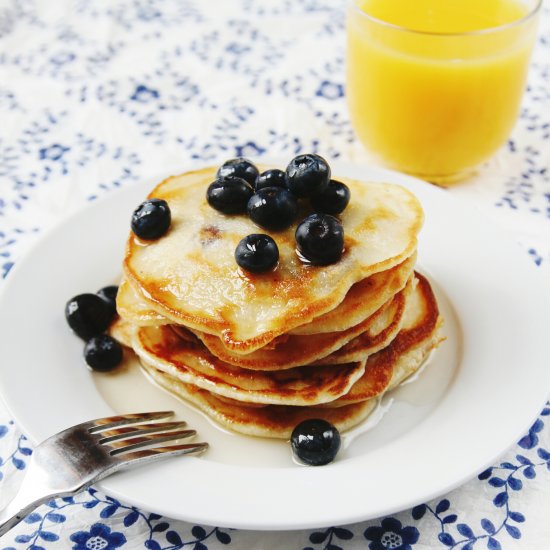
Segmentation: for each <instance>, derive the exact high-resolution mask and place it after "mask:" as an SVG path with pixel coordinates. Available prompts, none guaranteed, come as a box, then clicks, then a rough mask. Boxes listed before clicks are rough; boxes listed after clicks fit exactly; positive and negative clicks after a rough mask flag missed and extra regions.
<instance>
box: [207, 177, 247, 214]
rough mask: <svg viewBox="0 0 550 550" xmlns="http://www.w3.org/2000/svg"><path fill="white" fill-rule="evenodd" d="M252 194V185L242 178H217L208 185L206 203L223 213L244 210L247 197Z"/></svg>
mask: <svg viewBox="0 0 550 550" xmlns="http://www.w3.org/2000/svg"><path fill="white" fill-rule="evenodd" d="M253 194H254V189H253V188H252V186H251V185H250V184H249V183H248V182H247V181H245V180H244V179H242V178H237V177H226V178H219V179H217V180H216V181H214V182H213V183H211V184H210V185H209V186H208V189H207V190H206V200H207V201H208V204H209V205H210V206H211V207H212V208H215V209H216V210H218V211H219V212H223V213H224V214H242V213H243V212H246V205H247V203H248V199H249V198H250V197H251V196H252V195H253Z"/></svg>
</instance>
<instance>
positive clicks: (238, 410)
mask: <svg viewBox="0 0 550 550" xmlns="http://www.w3.org/2000/svg"><path fill="white" fill-rule="evenodd" d="M144 369H145V371H146V372H147V374H148V375H149V376H150V377H151V379H152V380H153V381H154V382H156V383H157V384H158V385H159V386H161V387H163V388H164V389H166V390H168V391H169V392H170V393H172V394H173V395H175V396H176V397H178V398H180V399H184V400H185V401H187V402H189V403H191V404H193V405H195V406H196V407H197V408H198V409H199V410H201V411H203V412H204V413H206V414H207V415H208V416H209V417H210V418H212V420H215V421H216V422H217V423H219V424H220V425H221V426H222V427H224V428H227V429H229V430H232V431H235V432H239V433H243V434H246V435H252V436H260V437H271V438H278V439H288V438H290V434H291V433H292V430H293V429H294V428H295V427H296V425H297V424H299V423H300V422H302V420H306V419H308V418H324V419H325V420H327V421H328V422H331V423H332V424H333V425H334V426H336V427H337V428H338V429H339V430H340V431H345V430H349V429H350V428H352V427H353V426H355V425H357V424H359V423H360V422H361V421H362V420H364V419H365V418H366V417H367V416H368V415H369V414H370V413H371V412H372V410H373V409H374V408H375V406H376V400H374V399H372V400H370V401H365V402H363V403H355V404H352V405H346V406H343V407H335V408H331V409H329V408H320V407H293V406H290V405H265V406H249V405H246V404H243V403H241V402H239V401H233V400H230V399H225V398H222V399H220V398H219V397H218V396H216V395H215V394H213V393H210V392H209V391H207V390H203V389H201V388H198V387H197V386H193V385H192V384H185V383H183V382H181V381H179V380H177V379H176V378H174V377H172V376H170V375H168V374H166V373H164V372H162V371H159V370H157V369H154V368H151V367H148V366H146V365H144Z"/></svg>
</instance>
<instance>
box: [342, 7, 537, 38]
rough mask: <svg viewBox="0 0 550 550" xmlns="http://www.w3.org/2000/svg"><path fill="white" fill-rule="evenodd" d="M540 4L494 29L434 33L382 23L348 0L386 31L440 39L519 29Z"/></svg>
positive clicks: (357, 10)
mask: <svg viewBox="0 0 550 550" xmlns="http://www.w3.org/2000/svg"><path fill="white" fill-rule="evenodd" d="M542 2H543V0H536V2H535V5H534V7H533V8H532V9H531V10H529V12H528V13H526V14H525V15H524V16H523V17H521V18H520V19H516V20H515V21H511V22H510V23H504V24H503V25H497V26H495V27H487V28H484V29H477V30H473V31H462V32H436V31H421V30H417V29H411V28H409V27H404V26H402V25H396V24H395V23H390V22H389V21H384V20H383V19H378V18H377V17H374V16H373V15H370V14H368V13H367V12H366V11H364V10H362V9H361V8H360V7H359V5H358V3H359V0H350V4H351V5H352V9H353V10H354V11H355V12H357V13H359V15H360V16H361V17H364V18H365V19H368V20H369V21H371V22H373V23H376V24H377V25H380V26H381V27H386V28H388V29H392V30H396V31H400V32H406V33H410V34H417V35H420V36H440V37H458V36H483V35H487V34H492V33H496V32H501V31H505V30H507V29H511V28H514V27H519V26H520V25H522V24H523V23H526V22H527V21H529V20H530V19H532V18H533V17H534V16H535V15H536V14H537V13H538V12H539V11H540V9H541V6H542Z"/></svg>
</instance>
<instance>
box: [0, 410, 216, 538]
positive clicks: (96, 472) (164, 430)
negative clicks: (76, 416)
mask: <svg viewBox="0 0 550 550" xmlns="http://www.w3.org/2000/svg"><path fill="white" fill-rule="evenodd" d="M173 414H174V413H173V412H172V411H163V412H146V413H137V414H126V415H122V416H111V417H108V418H100V419H98V420H91V421H89V422H84V423H83V424H78V425H77V426H73V427H72V428H68V429H66V430H64V431H62V432H59V433H58V434H56V435H53V436H52V437H50V438H48V439H46V440H45V441H44V442H43V443H41V444H40V445H38V446H37V447H36V449H35V450H34V453H33V455H32V458H31V460H30V462H29V467H28V471H27V474H26V476H25V477H24V478H23V483H22V485H21V488H20V490H19V492H18V493H17V495H16V497H15V498H14V499H13V501H11V502H10V504H8V506H7V507H6V508H5V509H4V510H2V512H0V537H1V536H2V535H4V534H5V533H6V532H7V531H9V530H10V529H11V528H12V527H14V526H15V525H17V524H18V523H19V522H20V521H21V520H22V519H23V518H24V517H25V516H27V515H28V514H30V513H31V512H32V511H33V510H34V509H35V508H36V507H37V506H39V505H41V504H43V503H44V502H48V501H49V500H51V499H53V498H57V497H67V496H72V495H75V494H76V493H79V492H80V491H82V490H83V489H86V488H87V487H89V486H90V485H92V484H93V483H95V482H96V481H99V480H100V479H103V478H104V477H106V476H108V475H110V474H112V473H113V472H116V471H118V470H121V469H123V468H128V467H131V466H137V465H141V464H146V463H149V462H154V461H156V460H159V459H161V458H165V457H168V456H175V455H183V454H189V453H202V452H204V451H205V450H206V449H207V448H208V443H188V444H178V445H169V446H160V447H159V446H158V444H160V443H165V442H167V441H175V440H179V439H183V438H187V437H193V436H194V435H195V434H196V432H195V430H183V429H181V428H183V427H184V426H185V422H154V421H156V420H160V419H164V418H169V417H170V416H172V415H173ZM144 422H146V423H145V424H144ZM153 445H155V446H153ZM144 447H147V448H144ZM140 449H141V450H140Z"/></svg>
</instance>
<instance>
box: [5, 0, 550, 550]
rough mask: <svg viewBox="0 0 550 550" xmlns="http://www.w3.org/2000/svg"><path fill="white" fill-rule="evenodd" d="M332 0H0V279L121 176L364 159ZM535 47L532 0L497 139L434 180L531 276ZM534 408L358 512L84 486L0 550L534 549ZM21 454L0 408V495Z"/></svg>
mask: <svg viewBox="0 0 550 550" xmlns="http://www.w3.org/2000/svg"><path fill="white" fill-rule="evenodd" d="M345 5H346V2H345V0H224V2H214V1H212V0H208V1H206V0H205V1H202V2H201V1H199V0H58V2H53V3H52V2H37V1H35V0H24V1H20V2H17V1H15V0H11V1H10V0H8V1H6V2H3V3H2V5H1V6H0V75H1V76H2V78H0V120H2V128H3V129H4V132H1V133H0V284H1V281H2V279H4V278H5V277H8V276H9V273H10V271H11V269H12V268H13V266H14V265H15V264H16V263H17V261H18V259H19V258H20V257H21V255H22V254H23V253H24V252H25V250H26V249H27V248H28V247H29V246H30V245H31V244H32V243H33V242H34V241H35V240H36V239H37V237H38V236H39V235H40V234H41V233H42V232H43V231H44V230H46V229H47V228H49V227H50V226H52V225H53V224H55V223H56V222H57V221H59V219H60V218H61V217H62V216H64V215H66V214H67V213H69V212H70V211H72V210H75V209H77V208H78V207H80V206H81V205H83V204H85V203H86V202H87V201H92V200H95V199H96V198H97V197H99V196H101V195H105V194H108V193H111V192H112V191H113V190H115V189H117V188H119V187H124V186H129V185H132V183H133V182H136V181H139V180H144V179H150V178H153V179H154V178H156V177H158V176H159V174H165V173H166V172H169V171H173V172H177V171H180V170H181V169H182V168H187V167H189V166H190V165H193V164H202V163H211V162H212V163H214V162H217V161H219V160H222V159H225V158H229V157H232V156H250V157H254V158H261V157H262V156H268V155H269V156H273V157H277V156H284V157H289V156H291V155H295V154H298V153H300V152H304V151H308V152H309V151H314V152H316V151H318V152H322V153H323V154H324V155H326V156H327V157H329V158H342V159H344V160H351V161H357V162H368V161H369V159H368V157H367V155H366V153H365V151H364V150H363V149H362V147H361V146H360V145H359V144H358V143H357V141H356V139H355V136H354V133H353V130H352V127H351V124H350V121H349V118H348V115H347V110H346V103H345V86H344V81H345V78H344V70H345V51H344V46H345V45H344V26H345ZM304 52H307V53H308V57H307V60H306V61H304V57H303V54H304ZM549 59H550V8H549V7H548V6H545V7H544V8H543V17H542V21H541V27H540V33H539V39H538V42H537V46H536V50H535V54H534V58H533V64H532V67H531V71H530V74H529V87H528V89H527V92H526V96H525V100H524V102H523V108H522V112H521V114H520V117H519V120H518V124H517V126H516V128H515V130H514V132H513V134H512V135H511V136H510V139H509V140H508V143H507V144H506V146H505V147H503V148H502V150H501V151H500V152H499V153H498V154H497V155H496V157H495V158H494V159H492V160H491V161H490V162H488V163H487V165H486V166H485V167H483V169H482V170H481V171H480V174H479V175H478V176H477V178H476V179H475V180H474V181H473V182H472V183H471V185H464V186H457V187H455V188H453V189H452V190H449V192H450V193H452V194H455V195H456V196H459V197H460V196H461V197H463V198H464V199H466V200H468V201H470V203H471V204H475V205H476V206H477V207H479V208H480V209H482V210H483V211H484V212H485V213H486V214H487V217H488V218H491V219H494V220H495V221H496V222H498V223H500V224H501V225H503V226H504V227H506V228H508V229H509V230H510V231H511V233H512V234H513V236H514V238H516V240H518V241H519V243H520V245H521V246H522V247H523V249H524V251H525V254H526V256H527V257H528V258H530V259H531V261H532V262H533V263H534V264H535V265H536V266H538V269H539V270H540V271H541V272H543V273H545V274H550V244H549V243H550V65H549V62H548V60H549ZM518 375H519V374H518ZM511 383H512V382H511ZM549 415H550V404H547V405H546V407H545V408H544V409H543V410H542V411H541V413H540V415H539V417H538V418H537V419H536V421H535V422H534V423H533V425H532V426H531V427H530V428H529V429H528V430H527V432H526V433H525V434H524V435H523V436H522V437H521V438H520V440H519V441H518V443H517V445H515V446H514V448H513V449H511V450H510V451H509V452H508V453H506V454H505V455H504V456H503V457H502V458H501V459H500V461H499V462H498V463H496V464H493V465H491V466H490V467H488V468H486V469H485V470H484V471H483V472H481V473H480V474H479V476H478V477H477V478H476V479H473V480H471V481H469V482H468V483H466V484H465V485H464V486H462V487H460V488H459V489H456V490H455V491H452V492H450V493H449V494H447V495H445V496H443V497H440V498H436V499H434V500H432V501H430V502H426V503H419V504H418V505H417V506H415V507H413V508H412V509H410V510H406V511H403V512H400V513H396V514H393V515H391V516H388V517H384V518H380V519H376V520H371V521H367V522H362V523H358V524H354V525H348V526H331V527H327V528H323V529H313V530H303V531H296V532H283V533H260V534H258V533H246V532H244V531H237V530H231V529H221V528H219V527H214V526H206V525H194V524H189V523H185V522H181V521H175V520H172V519H170V518H166V517H162V516H160V515H158V514H154V513H150V512H148V511H145V510H141V509H137V508H135V507H132V506H129V505H127V504H125V503H123V502H119V501H118V500H116V499H113V498H112V497H110V496H108V495H103V494H102V493H100V492H98V491H97V490H95V489H93V488H90V489H89V490H87V491H85V492H83V493H82V494H80V495H77V496H76V497H74V498H66V499H57V500H53V501H51V502H49V503H47V504H45V505H43V506H41V507H40V508H39V509H38V510H36V512H34V513H32V514H30V515H29V516H28V517H27V518H26V519H25V521H23V522H22V523H21V524H20V525H18V526H17V527H16V528H14V529H13V530H12V531H11V532H10V533H8V534H7V535H6V536H5V537H4V538H3V539H2V540H1V543H2V544H1V545H0V547H1V548H3V549H4V550H23V549H33V550H48V549H51V550H56V549H67V548H73V549H77V550H84V549H86V550H110V549H116V548H122V549H123V550H124V549H125V548H145V549H148V550H173V549H179V548H190V549H194V550H213V549H220V548H254V547H256V546H259V545H260V541H261V547H262V548H266V549H268V548H285V549H286V548H288V549H294V548H295V549H297V550H341V549H344V550H350V549H354V548H361V549H364V548H369V550H382V549H389V548H393V549H398V550H416V549H418V550H420V549H422V550H424V549H426V548H430V549H431V548H441V549H444V548H456V549H460V550H471V549H472V548H488V549H489V550H499V549H505V550H510V549H512V550H513V549H520V550H521V549H523V548H545V547H546V544H547V541H548V540H549V539H550V527H549V524H548V503H549V502H550V423H549V422H548V417H549ZM487 437H490V434H487ZM460 444H461V442H457V453H460V452H462V451H461V447H460ZM31 454H32V446H31V445H30V443H29V441H28V440H27V439H26V438H25V436H24V435H23V434H22V433H21V432H20V430H19V428H18V427H17V425H16V424H15V423H14V421H13V420H12V419H11V418H10V417H9V415H8V413H7V412H6V411H5V410H4V409H3V407H2V406H1V405H0V505H3V504H4V503H5V502H4V501H3V499H5V498H8V496H9V494H10V493H11V492H12V491H13V490H14V488H15V487H16V486H17V485H18V484H19V482H20V480H21V478H22V476H23V475H24V474H25V469H26V465H27V463H28V460H29V458H30V456H31ZM412 475H414V473H413V474H412ZM364 498H368V495H365V496H364ZM337 505H338V504H337V503H327V506H337ZM541 505H546V510H544V509H542V510H541V508H544V506H541Z"/></svg>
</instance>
